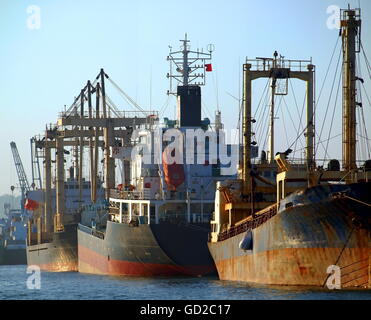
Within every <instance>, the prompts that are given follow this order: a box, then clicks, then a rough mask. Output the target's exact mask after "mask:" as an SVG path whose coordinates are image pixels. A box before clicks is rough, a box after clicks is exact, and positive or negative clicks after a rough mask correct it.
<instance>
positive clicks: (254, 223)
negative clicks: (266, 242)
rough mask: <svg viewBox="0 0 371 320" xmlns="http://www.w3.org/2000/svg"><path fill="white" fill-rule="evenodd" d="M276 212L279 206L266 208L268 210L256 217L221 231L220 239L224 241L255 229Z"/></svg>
mask: <svg viewBox="0 0 371 320" xmlns="http://www.w3.org/2000/svg"><path fill="white" fill-rule="evenodd" d="M276 214H277V206H276V205H274V206H271V207H269V208H268V209H267V210H266V212H264V213H262V214H259V215H258V216H257V217H256V218H254V219H251V220H247V221H245V222H244V223H242V224H240V225H237V226H234V227H231V228H229V229H228V230H226V231H224V232H222V233H220V234H219V235H218V241H224V240H227V239H229V238H232V237H234V236H237V235H239V234H241V233H244V232H247V231H249V230H254V229H256V228H258V227H260V226H261V225H263V224H264V223H265V222H267V221H268V220H270V219H271V218H273V217H274V216H275V215H276Z"/></svg>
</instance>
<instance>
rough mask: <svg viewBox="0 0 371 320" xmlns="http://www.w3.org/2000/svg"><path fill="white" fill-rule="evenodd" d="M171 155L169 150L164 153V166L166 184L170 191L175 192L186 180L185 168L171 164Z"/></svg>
mask: <svg viewBox="0 0 371 320" xmlns="http://www.w3.org/2000/svg"><path fill="white" fill-rule="evenodd" d="M170 154H171V152H169V151H168V150H167V149H166V150H165V151H164V152H163V153H162V166H163V168H164V176H165V182H166V185H167V187H168V188H169V190H171V191H175V190H176V189H177V188H178V187H179V186H180V185H181V184H182V183H183V182H184V180H185V174H184V167H183V165H182V164H177V163H176V162H174V163H172V164H168V163H169V162H170Z"/></svg>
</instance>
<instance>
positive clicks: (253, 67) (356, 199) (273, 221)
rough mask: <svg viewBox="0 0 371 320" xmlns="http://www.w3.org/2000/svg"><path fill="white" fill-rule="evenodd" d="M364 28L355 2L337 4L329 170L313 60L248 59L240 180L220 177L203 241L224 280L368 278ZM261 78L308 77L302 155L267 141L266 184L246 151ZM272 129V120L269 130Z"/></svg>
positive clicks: (326, 282)
mask: <svg viewBox="0 0 371 320" xmlns="http://www.w3.org/2000/svg"><path fill="white" fill-rule="evenodd" d="M360 28H361V17H360V10H359V9H350V8H348V9H347V10H341V37H342V42H343V45H342V51H343V71H342V72H343V86H342V88H343V119H342V120H343V134H342V141H343V143H342V145H343V160H342V162H341V161H339V160H335V159H334V160H331V161H329V162H328V166H327V168H326V169H325V168H324V167H320V166H318V165H316V160H315V149H314V146H315V134H314V133H315V129H314V114H315V108H314V69H315V67H314V65H312V63H311V61H309V62H305V61H301V62H300V61H296V62H295V61H288V60H285V59H284V58H282V57H281V58H277V54H275V55H274V58H273V59H272V58H267V59H258V58H257V60H254V61H247V62H246V64H244V67H243V72H244V120H243V121H244V124H245V125H244V132H243V133H244V153H243V166H242V173H241V177H240V178H241V179H239V180H234V181H233V180H232V181H227V182H221V183H219V184H218V188H217V192H216V197H215V218H214V220H213V221H212V232H211V234H210V240H209V243H208V246H209V249H210V252H211V254H212V257H213V259H214V261H215V264H216V267H217V270H218V275H219V278H220V279H222V280H231V281H243V282H251V283H260V284H268V285H286V286H287V285H293V286H297V285H298V286H316V287H328V288H334V287H336V288H350V287H354V288H366V287H370V286H371V280H370V268H371V239H370V232H371V202H370V194H371V161H370V160H367V161H364V160H363V161H357V159H356V154H357V138H356V137H357V131H356V124H357V120H356V114H357V108H360V107H361V106H362V104H361V102H360V101H358V100H357V99H358V97H359V95H357V88H356V86H357V83H363V79H361V78H360V76H359V75H357V73H356V70H357V67H358V65H357V64H358V61H359V60H358V59H357V53H358V52H360V51H361V50H362V42H361V39H360V35H361V33H360ZM258 78H269V79H270V81H271V83H272V90H274V89H276V87H275V84H276V83H277V82H278V81H280V80H283V81H284V82H285V81H286V80H287V79H299V80H302V81H305V82H306V85H307V113H306V114H307V119H306V124H305V130H304V132H303V133H304V134H305V139H306V146H305V150H306V159H305V162H304V163H298V162H295V161H294V159H290V154H291V153H292V150H291V149H288V150H287V151H286V152H278V153H277V154H274V153H273V150H274V149H273V147H272V146H273V143H271V144H270V150H269V151H270V154H269V157H268V158H269V160H268V161H269V162H270V163H271V164H272V168H271V169H272V170H271V173H273V174H274V175H276V179H275V182H274V183H271V182H272V181H266V182H265V186H263V185H262V181H261V180H262V179H261V178H262V177H264V165H265V164H264V162H265V161H255V162H254V161H252V158H251V155H250V146H251V143H252V140H251V139H252V126H253V122H254V121H253V120H254V119H253V118H252V110H251V107H252V104H251V95H252V93H251V84H252V81H253V80H255V79H258ZM272 97H273V99H274V92H273V94H272ZM272 105H274V103H272ZM271 109H272V107H271ZM271 111H272V110H271ZM273 114H274V113H273ZM272 121H273V120H272ZM273 132H274V131H273V129H272V126H271V130H270V133H271V134H270V137H271V138H272V137H273ZM263 160H266V159H263ZM274 166H275V167H276V169H274ZM268 171H269V170H268ZM267 187H268V188H267ZM241 195H242V196H241ZM272 195H274V200H273V201H272Z"/></svg>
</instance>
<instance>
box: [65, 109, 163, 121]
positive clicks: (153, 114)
mask: <svg viewBox="0 0 371 320" xmlns="http://www.w3.org/2000/svg"><path fill="white" fill-rule="evenodd" d="M58 116H59V119H63V118H73V117H75V118H81V112H79V111H77V110H72V111H70V112H68V111H63V112H60V113H59V114H58ZM92 116H93V118H96V117H97V114H96V112H94V113H93V115H92ZM158 116H159V113H158V111H154V110H152V111H151V110H150V111H118V110H117V111H115V112H114V113H111V118H130V119H134V118H143V117H146V118H148V119H158ZM89 117H90V115H89V111H85V112H84V113H83V118H86V119H88V118H89ZM98 117H99V118H103V117H104V113H103V111H100V112H99V115H98Z"/></svg>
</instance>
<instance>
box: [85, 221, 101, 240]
mask: <svg viewBox="0 0 371 320" xmlns="http://www.w3.org/2000/svg"><path fill="white" fill-rule="evenodd" d="M79 230H80V231H82V232H85V233H87V234H90V235H92V236H94V237H97V238H99V239H102V240H104V232H101V231H98V230H96V229H94V228H90V227H87V226H84V225H82V224H79Z"/></svg>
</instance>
